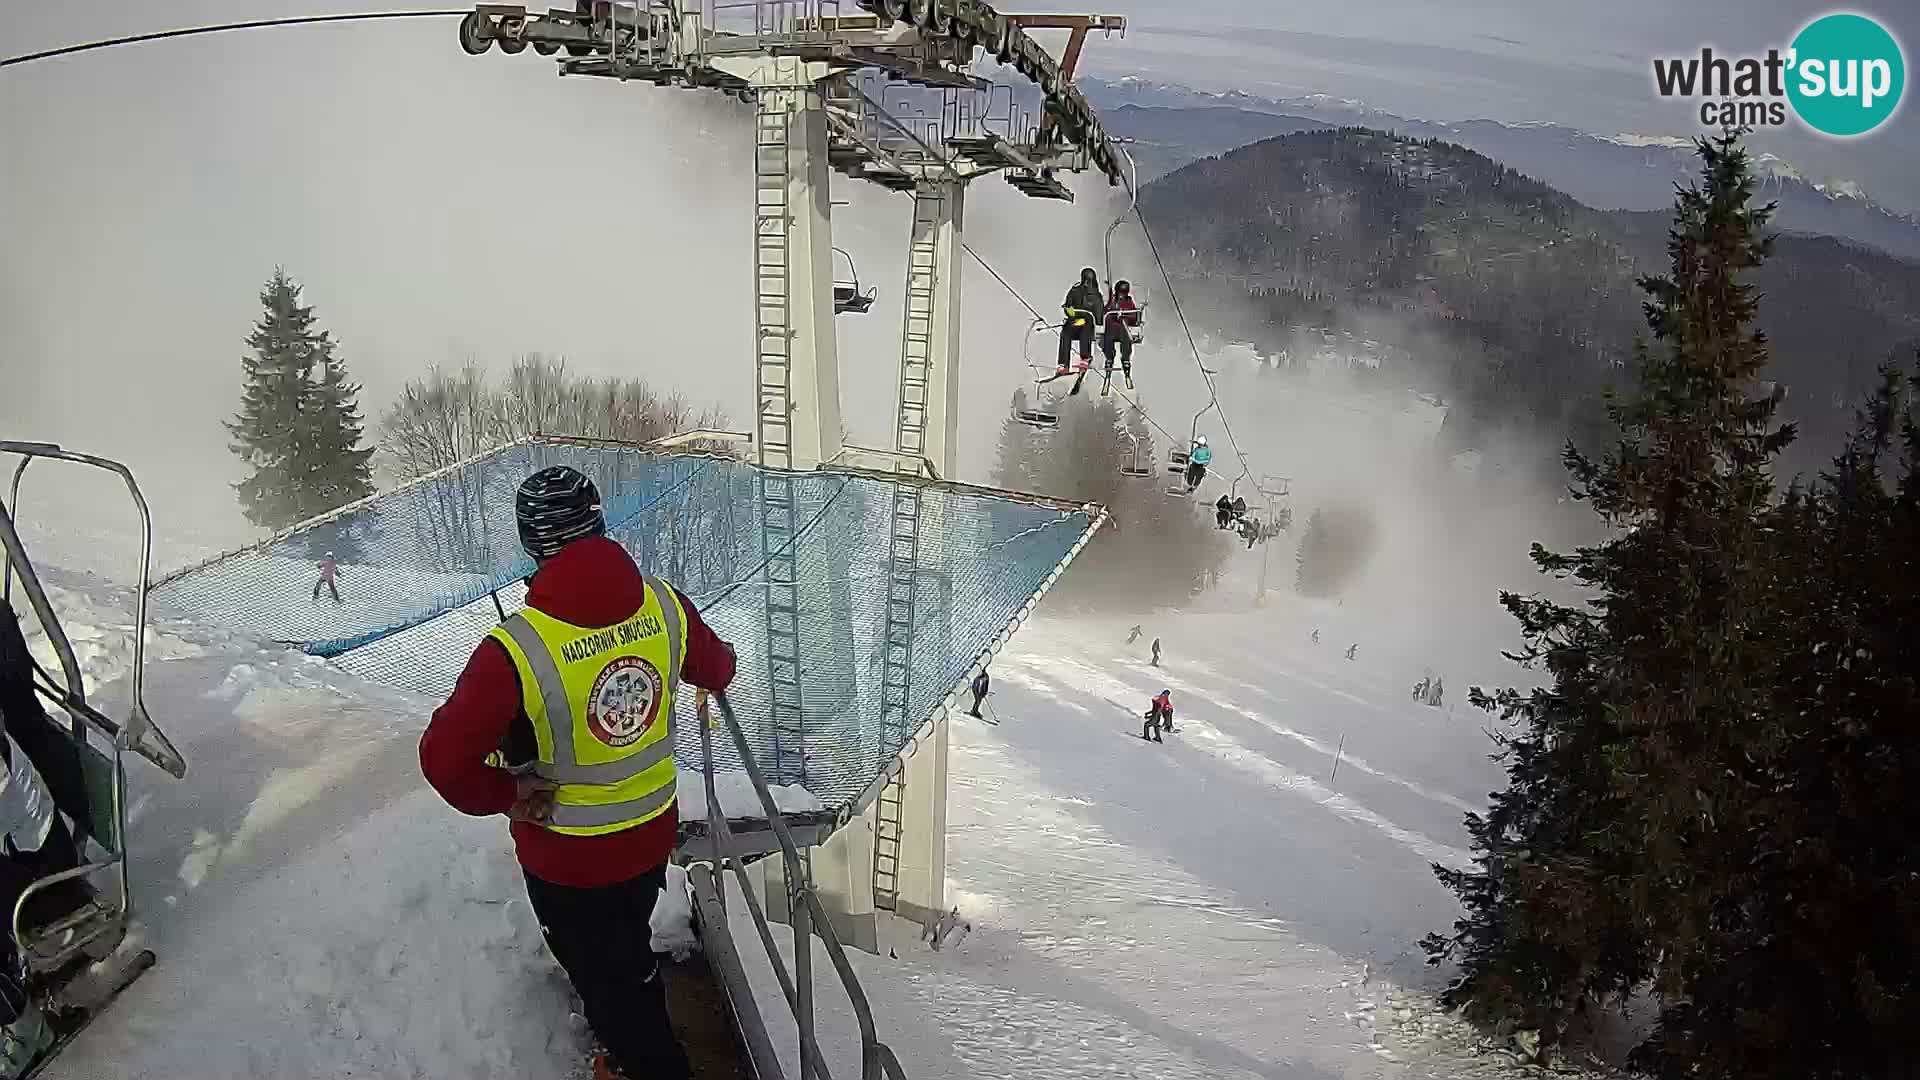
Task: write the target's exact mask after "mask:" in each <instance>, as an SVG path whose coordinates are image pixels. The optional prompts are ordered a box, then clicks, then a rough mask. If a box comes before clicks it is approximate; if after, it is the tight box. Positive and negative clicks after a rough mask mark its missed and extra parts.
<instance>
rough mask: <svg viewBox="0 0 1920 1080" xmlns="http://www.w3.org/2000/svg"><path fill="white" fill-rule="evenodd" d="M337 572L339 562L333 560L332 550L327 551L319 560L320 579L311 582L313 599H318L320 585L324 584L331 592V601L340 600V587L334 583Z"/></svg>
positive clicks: (337, 601) (336, 601) (338, 571)
mask: <svg viewBox="0 0 1920 1080" xmlns="http://www.w3.org/2000/svg"><path fill="white" fill-rule="evenodd" d="M339 573H340V564H339V563H338V562H337V561H335V560H334V557H333V552H331V551H329V552H327V553H326V555H325V556H323V557H322V558H321V560H320V579H319V580H318V581H315V582H314V583H313V598H314V599H315V600H318V599H320V587H321V586H322V585H324V586H326V588H327V591H328V592H330V593H332V594H333V602H334V603H336V604H337V603H339V602H340V588H339V586H338V585H336V584H334V582H335V579H336V578H337V577H338V576H339Z"/></svg>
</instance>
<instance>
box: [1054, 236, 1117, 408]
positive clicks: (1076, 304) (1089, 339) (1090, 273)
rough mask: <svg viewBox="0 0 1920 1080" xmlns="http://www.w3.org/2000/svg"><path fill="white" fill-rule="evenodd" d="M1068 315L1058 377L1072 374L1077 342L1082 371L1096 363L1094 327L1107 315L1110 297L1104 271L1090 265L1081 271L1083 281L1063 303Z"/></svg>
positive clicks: (1069, 290) (1055, 376) (1062, 340)
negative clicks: (1104, 284) (1103, 288)
mask: <svg viewBox="0 0 1920 1080" xmlns="http://www.w3.org/2000/svg"><path fill="white" fill-rule="evenodd" d="M1060 306H1061V310H1062V311H1064V312H1065V313H1066V318H1065V320H1064V321H1063V322H1061V324H1060V362H1059V364H1058V365H1057V367H1058V370H1057V371H1055V373H1054V378H1056V379H1057V378H1063V377H1065V376H1066V375H1068V374H1070V373H1071V369H1070V368H1069V367H1068V363H1069V360H1070V358H1071V354H1072V352H1073V347H1074V345H1075V343H1078V344H1079V346H1080V373H1081V374H1082V375H1084V374H1086V371H1087V369H1088V368H1090V367H1092V366H1093V335H1094V327H1095V326H1097V325H1099V323H1100V321H1101V319H1102V318H1103V317H1104V316H1105V315H1106V310H1107V300H1106V297H1105V296H1104V295H1103V294H1102V293H1101V292H1100V272H1099V271H1097V270H1095V269H1094V268H1093V267H1091V266H1089V267H1087V268H1085V269H1083V270H1081V271H1080V280H1079V282H1078V283H1076V284H1075V285H1074V286H1073V288H1071V289H1068V290H1067V298H1066V300H1065V301H1063V302H1062V303H1061V305H1060ZM1076 389H1077V387H1076Z"/></svg>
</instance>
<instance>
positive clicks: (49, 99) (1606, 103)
mask: <svg viewBox="0 0 1920 1080" xmlns="http://www.w3.org/2000/svg"><path fill="white" fill-rule="evenodd" d="M383 6H388V5H382V4H379V3H372V4H369V3H366V2H365V0H358V2H342V0H170V2H166V3H157V2H134V0H90V2H87V3H72V4H44V3H30V2H26V0H13V2H12V3H9V4H7V5H6V7H7V11H6V17H5V18H4V19H0V55H11V54H15V53H19V52H25V51H31V50H35V49H41V48H47V47H52V46H57V45H61V44H69V43H74V42H80V41H86V40H92V39H96V38H101V37H111V36H118V35H122V34H130V33H138V32H142V31H147V30H155V29H163V28H167V27H174V26H183V25H193V24H200V23H208V22H221V21H230V20H234V19H243V18H262V17H271V16H276V15H287V14H306V13H318V12H326V11H358V10H368V9H375V8H380V7H383ZM391 6H393V7H405V6H410V5H408V4H406V3H395V4H392V5H391ZM1036 6H1039V7H1045V6H1048V5H1036ZM1105 10H1108V11H1115V12H1120V13H1125V14H1129V15H1131V16H1133V17H1134V18H1135V19H1136V20H1137V21H1136V26H1135V30H1134V32H1133V33H1131V34H1130V35H1129V37H1128V38H1127V40H1125V41H1112V42H1098V43H1096V45H1095V46H1094V47H1092V48H1090V50H1089V53H1088V62H1089V65H1090V68H1091V69H1092V70H1093V71H1095V72H1097V73H1101V74H1106V75H1118V74H1127V73H1141V74H1147V75H1151V76H1155V77H1160V78H1165V79H1169V80H1176V81H1183V82H1187V83H1189V84H1193V85H1198V86H1202V87H1206V88H1211V89H1223V88H1227V87H1230V86H1239V87H1242V88H1245V89H1248V90H1250V91H1254V92H1262V93H1271V94H1287V93H1304V92H1324V93H1331V94H1335V95H1339V96H1345V97H1355V98H1360V99H1364V100H1366V101H1367V102H1369V103H1370V104H1373V105H1376V106H1379V107H1382V108H1386V109H1389V110H1394V111H1397V112H1400V113H1401V114H1403V115H1412V116H1421V117H1425V118H1429V119H1466V118H1472V117H1479V116H1488V117H1493V118H1495V119H1503V120H1555V121H1560V122H1563V123H1571V124H1576V125H1581V126H1585V127H1588V128H1590V129H1593V130H1596V131H1600V132H1603V133H1611V132H1614V131H1623V130H1634V131H1656V132H1657V131H1663V130H1664V131H1673V132H1685V131H1687V130H1689V129H1688V127H1687V126H1686V125H1687V124H1688V123H1689V118H1688V117H1687V116H1686V115H1681V114H1675V113H1674V112H1673V110H1672V109H1671V107H1669V106H1663V105H1662V104H1660V103H1658V102H1657V101H1655V100H1654V99H1653V95H1652V93H1651V91H1650V90H1649V89H1648V86H1647V84H1648V78H1647V76H1646V74H1645V72H1646V70H1647V58H1648V57H1649V56H1650V55H1651V54H1653V53H1655V52H1658V53H1685V52H1688V51H1691V50H1694V49H1697V48H1698V47H1699V45H1701V44H1703V43H1705V42H1708V41H1711V42H1713V43H1714V44H1716V45H1718V46H1721V47H1725V48H1750V49H1758V48H1762V47H1764V46H1765V45H1767V44H1770V43H1784V41H1785V40H1786V38H1787V37H1788V36H1789V35H1790V34H1791V32H1792V31H1793V29H1794V28H1796V27H1797V26H1798V25H1799V24H1800V23H1801V22H1803V21H1804V20H1805V18H1806V17H1808V16H1809V15H1811V14H1813V13H1814V12H1815V11H1817V10H1818V9H1817V8H1815V7H1812V6H1809V5H1805V4H1790V3H1785V2H1783V0H1742V2H1731V0H1729V2H1719V0H1716V2H1713V3H1705V2H1700V0H1690V2H1687V3H1674V2H1672V0H1609V2H1608V3H1606V4H1604V5H1594V4H1588V3H1585V2H1577V3H1576V2H1552V3H1548V2H1540V0H1534V2H1522V0H1458V2H1450V3H1439V2H1424V0H1347V2H1345V3H1341V4H1314V5H1306V4H1297V3H1283V2H1274V0H1180V2H1178V3H1169V2H1165V0H1154V2H1152V3H1148V2H1146V0H1115V2H1113V3H1110V4H1106V5H1105ZM1882 14H1884V12H1882ZM1893 21H1894V22H1895V23H1896V24H1899V25H1900V26H1901V28H1902V29H1903V31H1904V32H1905V33H1906V34H1907V36H1908V38H1909V40H1920V25H1913V24H1915V22H1916V15H1915V14H1914V12H1913V11H1911V10H1908V9H1906V8H1903V9H1902V10H1901V13H1900V14H1899V15H1897V16H1895V17H1894V18H1893ZM1916 115H1920V113H1916V111H1915V110H1912V109H1908V110H1906V111H1905V112H1904V113H1903V115H1902V116H1901V117H1900V118H1899V119H1898V120H1897V121H1896V122H1895V123H1896V130H1894V131H1891V132H1888V133H1886V134H1885V135H1884V136H1876V137H1875V138H1873V139H1869V140H1865V141H1860V142H1855V143H1852V144H1835V143H1824V142H1818V141H1816V140H1813V139H1811V138H1807V137H1796V138H1791V139H1786V140H1783V143H1784V145H1780V146H1773V147H1770V148H1772V149H1775V150H1776V152H1780V153H1782V154H1783V155H1784V156H1787V157H1789V158H1792V159H1794V160H1796V161H1799V162H1801V163H1802V164H1804V165H1806V166H1807V168H1808V171H1809V173H1810V174H1811V175H1813V176H1815V177H1819V176H1822V175H1839V176H1849V177H1857V178H1859V179H1861V180H1863V181H1865V183H1866V186H1867V189H1868V191H1869V192H1872V193H1874V194H1876V195H1877V196H1879V197H1881V198H1883V199H1884V200H1886V201H1888V202H1889V203H1892V204H1894V205H1897V206H1904V207H1905V208H1908V209H1920V169H1915V168H1913V167H1912V166H1913V164H1914V161H1915V158H1916V153H1915V145H1916V137H1915V132H1916V125H1917V124H1920V121H1916V120H1915V119H1914V118H1915V116H1916ZM747 139H748V134H747V129H746V127H745V121H744V119H743V114H742V113H741V112H740V110H739V109H738V108H737V107H735V106H733V105H732V103H728V102H724V101H723V100H721V99H719V98H717V97H716V96H714V95H705V94H690V93H685V92H676V91H664V90H657V89H654V88H651V87H646V86H640V85H630V86H619V85H616V84H613V83H609V82H604V81H598V80H562V79H557V78H555V77H554V75H553V71H552V66H551V64H550V62H547V61H544V60H542V59H540V58H538V57H536V56H534V55H533V54H531V53H528V54H526V55H523V56H520V57H503V56H501V55H499V54H498V53H497V52H496V53H493V54H490V55H488V56H487V57H485V58H482V59H474V58H469V57H467V56H465V55H463V54H462V53H461V52H460V50H459V49H458V48H457V46H456V45H455V44H454V41H453V26H452V21H451V20H422V21H417V22H405V23H388V24H361V25H346V26H332V27H319V28H307V29H300V30H291V31H268V32H247V33H240V34H227V35H217V36H211V37H204V38H195V39H185V40H178V41H170V42H163V43H154V44H148V45H141V46H134V47H128V48H120V49H113V50H108V51H104V52H99V53H93V54H87V55H80V56H73V57H66V58H61V59H57V60H52V61H47V62H43V63H36V64H31V65H27V66H24V67H19V68H11V69H5V70H0V148H4V149H0V236H4V237H5V238H6V243H5V244H4V245H0V388H4V392H0V433H3V434H4V435H5V436H7V437H23V438H50V439H60V440H64V441H67V442H69V443H71V444H72V445H75V446H84V447H86V448H89V449H95V450H99V451H103V452H108V453H119V454H123V455H127V456H130V457H133V458H134V459H135V461H136V464H137V465H138V466H139V467H140V468H141V470H142V477H143V479H145V480H146V481H147V482H148V483H149V484H151V485H154V486H156V488H158V489H159V490H158V491H157V498H156V502H157V503H158V504H160V507H161V511H162V516H163V519H164V518H167V517H168V516H169V511H171V517H172V521H171V526H172V527H174V528H176V529H186V528H189V527H192V528H195V529H199V530H202V531H204V532H205V533H206V534H207V535H209V536H210V537H213V536H218V537H220V538H222V539H224V538H227V537H229V536H231V535H238V534H239V533H240V527H239V521H238V516H237V514H236V513H235V512H234V509H233V502H232V498H231V494H230V493H229V492H228V490H227V489H226V484H228V483H230V482H231V481H232V480H233V479H235V474H234V466H233V461H232V458H231V456H230V455H229V454H228V453H227V451H226V445H225V443H226V437H225V433H224V432H223V431H222V430H221V428H220V426H219V421H220V420H221V419H222V418H223V417H225V416H228V415H230V414H231V412H232V410H233V408H234V407H235V405H236V403H237V398H238V377H239V360H240V356H241V353H242V350H243V345H242V340H243V339H244V337H245V336H246V334H247V331H248V329H249V327H250V325H251V323H252V321H253V319H254V318H255V317H256V315H257V312H258V305H257V301H256V294H257V292H258V290H259V287H260V284H261V283H262V282H263V281H264V280H265V279H266V278H267V276H268V275H269V274H270V273H271V272H272V270H273V267H274V266H275V265H276V264H284V265H285V266H286V267H287V268H288V269H289V271H290V272H292V273H293V274H294V276H295V277H296V278H297V279H298V280H300V281H301V282H303V283H304V284H305V285H306V286H307V299H308V301H309V302H311V303H313V304H315V305H317V308H318V314H319V317H320V319H321V322H322V325H324V326H326V327H328V328H329V329H331V330H332V331H333V332H334V334H335V336H336V337H337V338H338V339H339V340H340V342H341V344H342V350H343V354H344V355H345V356H346V357H347V359H348V362H349V365H350V367H351V369H352V371H353V373H354V375H355V377H356V378H357V379H359V380H360V381H361V382H363V383H364V384H365V386H366V392H365V394H364V395H363V405H364V407H365V409H366V411H367V412H368V414H369V415H370V417H372V416H377V415H378V413H379V411H380V409H381V407H382V406H383V405H384V403H385V402H386V401H387V400H389V399H390V397H391V396H392V394H393V393H394V392H395V391H396V390H397V389H398V388H399V386H400V385H401V384H402V383H403V382H404V381H405V380H406V379H408V378H410V377H413V376H415V375H417V374H419V373H420V372H421V371H423V370H425V368H426V367H427V366H429V365H430V364H435V363H439V364H447V365H457V364H459V363H461V362H462V361H464V360H465V359H467V358H468V357H472V358H474V359H477V360H479V361H481V362H483V363H486V364H490V365H494V366H501V365H504V364H505V363H506V362H507V361H508V360H509V359H510V358H511V357H512V355H514V354H515V353H517V352H521V351H525V350H545V351H548V352H555V353H562V354H565V355H566V356H567V357H568V358H569V360H570V362H571V363H572V364H573V365H574V366H575V367H576V368H578V369H581V370H585V371H589V372H592V373H595V374H625V373H638V374H643V375H646V376H647V377H649V378H650V379H652V380H653V381H654V382H656V383H657V384H660V385H661V386H663V387H666V388H674V389H679V390H681V391H683V392H685V393H687V394H688V395H689V396H690V397H692V398H694V399H695V400H697V401H700V402H703V403H704V402H716V401H717V402H719V403H721V404H723V405H725V406H726V407H728V409H729V410H730V411H731V412H732V414H733V417H734V420H735V422H736V425H739V426H745V425H746V424H747V422H748V418H749V416H750V405H749V401H750V392H749V386H750V371H749V370H748V364H747V361H746V359H745V358H746V357H747V356H748V354H749V350H750V347H751V336H752V335H751V322H752V319H751V310H750V307H749V303H748V301H747V299H746V297H747V290H748V288H749V285H748V276H747V275H748V269H747V268H748V266H749V258H748V256H747V252H748V250H749V236H750V210H749V207H750V205H751V195H750V191H749V185H748V181H747V180H746V178H745V175H744V174H745V170H746V169H747V167H748V161H749V149H748V142H747ZM1081 191H1082V199H1081V201H1080V203H1079V204H1078V205H1076V206H1075V207H1073V208H1071V209H1067V208H1061V207H1058V206H1056V205H1050V204H1039V203H1036V202H1033V201H1031V200H1026V199H1023V198H1021V197H1019V196H1017V195H1015V194H1014V193H1012V192H1011V191H1010V190H1009V189H1007V188H1006V186H1005V185H1002V184H997V183H987V184H981V185H976V188H975V191H974V193H973V195H972V196H971V198H970V202H969V214H968V231H969V239H970V241H971V242H972V243H973V245H974V246H975V247H976V248H978V249H980V250H981V251H982V252H984V253H986V254H987V256H988V258H990V259H992V260H994V261H995V263H996V264H997V265H998V266H999V268H1000V269H1001V271H1002V272H1003V273H1005V274H1007V275H1008V276H1010V277H1011V278H1013V279H1014V281H1015V283H1016V284H1017V285H1018V286H1019V287H1020V288H1021V289H1022V290H1023V291H1024V292H1026V293H1028V294H1029V296H1030V298H1032V299H1033V300H1034V302H1035V303H1036V304H1038V305H1040V306H1042V307H1043V308H1045V307H1049V306H1050V305H1051V304H1053V303H1057V300H1058V294H1060V293H1062V292H1063V291H1064V289H1065V285H1066V284H1067V283H1069V282H1071V280H1072V279H1073V277H1074V275H1075V273H1076V272H1077V270H1078V268H1079V267H1080V266H1081V265H1084V264H1088V263H1098V262H1099V256H1098V253H1099V237H1100V234H1101V232H1102V231H1103V230H1104V228H1105V225H1106V224H1107V223H1108V222H1109V221H1110V220H1111V219H1112V216H1113V214H1114V212H1115V210H1114V208H1113V206H1112V204H1111V202H1110V199H1109V195H1108V193H1107V192H1105V191H1104V190H1100V189H1098V187H1097V186H1096V185H1094V184H1092V183H1083V184H1082V185H1081ZM835 197H836V198H837V199H843V200H850V201H851V205H850V206H847V207H843V208H842V209H841V210H840V211H839V212H838V213H837V214H836V219H835V225H836V234H835V238H836V242H838V243H840V244H841V245H842V246H845V247H848V248H850V249H851V250H852V251H853V253H854V255H855V257H856V259H858V260H859V264H860V270H861V273H862V276H863V277H864V278H866V279H867V280H868V281H869V282H871V283H873V284H877V285H879V286H880V287H881V300H880V304H879V305H878V306H877V307H876V309H875V314H874V315H873V316H869V317H867V318H866V319H864V320H854V319H844V318H843V319H841V320H840V321H839V323H840V334H841V343H842V349H843V366H844V370H843V383H844V391H843V398H844V400H845V405H846V413H847V416H848V423H849V426H850V427H851V428H852V429H853V434H854V436H855V438H856V439H859V440H862V441H868V442H871V443H884V442H888V441H890V432H891V425H890V416H889V412H890V408H889V405H890V401H891V397H892V393H893V379H894V374H893V373H894V366H895V365H894V357H895V355H896V354H897V345H898V341H897V336H898V321H899V316H898V312H899V303H900V297H899V287H898V285H897V284H896V282H897V281H898V280H899V279H900V277H901V275H902V273H903V269H904V262H903V259H904V254H903V249H904V241H905V233H906V228H907V213H906V210H907V205H908V204H907V201H906V199H905V197H904V196H897V195H891V194H888V193H885V192H881V191H879V190H878V189H874V188H871V187H869V186H866V185H852V184H844V183H843V184H842V185H840V186H838V187H836V189H835ZM966 288H967V320H968V321H967V327H966V334H967V346H966V350H965V362H966V365H967V367H966V372H965V375H964V379H965V392H964V409H965V412H964V414H963V415H964V416H965V420H964V421H963V425H962V426H963V434H962V444H961V448H960V451H961V459H962V475H963V477H966V478H971V479H981V478H984V473H985V469H986V466H987V463H988V462H989V461H990V458H991V453H992V449H993V446H994V442H995V439H996V437H997V433H998V428H999V422H1000V418H1001V416H1002V415H1003V413H1004V409H1005V402H1006V399H1007V396H1008V395H1009V394H1010V393H1011V392H1012V390H1013V389H1014V388H1015V387H1016V386H1018V385H1021V384H1022V382H1023V381H1024V377H1025V375H1026V371H1027V369H1026V368H1025V367H1024V365H1023V364H1022V361H1021V347H1022V344H1023V342H1024V331H1025V329H1026V325H1027V316H1026V315H1025V313H1024V311H1022V309H1020V308H1019V307H1018V306H1017V305H1016V304H1014V303H1013V302H1012V301H1011V300H1010V299H1009V298H1008V297H1007V296H1005V294H1004V293H1002V292H1001V290H1000V288H999V286H997V285H996V284H994V283H993V282H992V281H991V280H990V279H989V278H987V277H986V276H985V275H983V274H981V273H980V272H978V271H977V270H976V269H972V268H970V269H969V271H968V279H967V283H966ZM1047 347H1048V346H1047V343H1045V342H1042V343H1041V345H1040V348H1041V349H1042V350H1043V351H1044V350H1045V349H1046V348H1047ZM1150 362H1151V361H1150V360H1149V358H1147V357H1145V356H1143V357H1142V358H1141V363H1142V368H1143V374H1144V371H1145V370H1146V368H1147V365H1148V364H1149V363H1150ZM168 524H169V523H168V522H166V521H164V520H163V526H166V525H168ZM210 542H212V541H211V540H210Z"/></svg>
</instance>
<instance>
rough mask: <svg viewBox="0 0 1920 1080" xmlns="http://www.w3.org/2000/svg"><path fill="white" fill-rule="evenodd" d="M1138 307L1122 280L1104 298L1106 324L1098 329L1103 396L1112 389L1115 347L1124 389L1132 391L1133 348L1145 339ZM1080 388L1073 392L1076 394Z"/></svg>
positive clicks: (1130, 289) (1076, 387)
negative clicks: (1101, 358)
mask: <svg viewBox="0 0 1920 1080" xmlns="http://www.w3.org/2000/svg"><path fill="white" fill-rule="evenodd" d="M1141 319H1142V312H1141V308H1140V305H1139V304H1138V303H1136V302H1135V301H1134V298H1133V286H1132V285H1131V284H1129V283H1127V282H1125V281H1116V282H1114V283H1113V293H1112V295H1110V296H1108V297H1107V317H1106V323H1105V324H1104V325H1103V326H1102V327H1101V330H1100V353H1101V355H1103V356H1105V357H1106V360H1107V364H1106V368H1105V372H1104V374H1105V376H1106V385H1105V386H1103V387H1102V388H1101V390H1100V393H1101V394H1102V395H1104V394H1106V393H1107V391H1109V390H1111V389H1112V388H1113V354H1114V350H1115V349H1116V348H1118V349H1119V352H1120V368H1121V371H1122V372H1123V373H1124V375H1125V377H1126V380H1127V389H1129V390H1131V389H1133V347H1134V346H1135V345H1138V344H1140V343H1141V342H1142V341H1144V340H1145V339H1146V334H1145V331H1144V330H1143V329H1142V321H1141ZM1079 389H1080V388H1079V386H1078V385H1077V384H1076V385H1075V386H1074V391H1075V392H1076V393H1078V392H1079Z"/></svg>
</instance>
